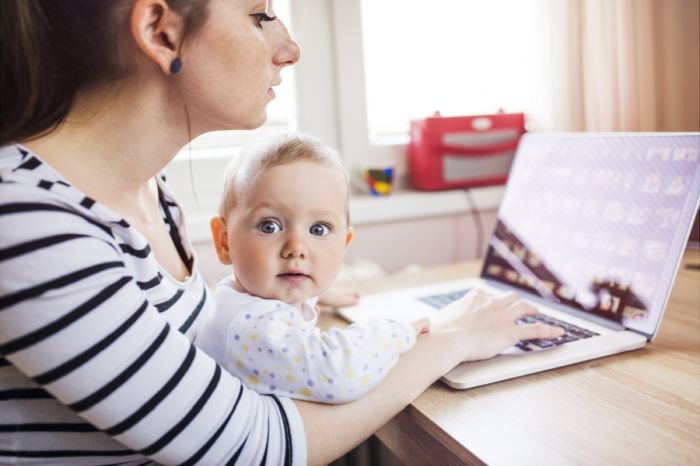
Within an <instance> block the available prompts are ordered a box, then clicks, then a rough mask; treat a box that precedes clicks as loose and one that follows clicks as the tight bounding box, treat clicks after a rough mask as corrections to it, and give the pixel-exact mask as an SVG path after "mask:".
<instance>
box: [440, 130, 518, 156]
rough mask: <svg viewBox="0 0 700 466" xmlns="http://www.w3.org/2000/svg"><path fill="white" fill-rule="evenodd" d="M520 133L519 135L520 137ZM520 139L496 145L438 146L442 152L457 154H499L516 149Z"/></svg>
mask: <svg viewBox="0 0 700 466" xmlns="http://www.w3.org/2000/svg"><path fill="white" fill-rule="evenodd" d="M519 138H520V135H518V139H519ZM518 139H516V140H515V141H508V142H505V143H501V144H498V145H495V146H470V147H464V146H453V145H449V144H442V145H439V146H437V148H438V149H439V150H440V151H442V152H449V153H450V154H455V155H472V156H487V155H491V154H497V153H499V152H505V151H507V150H515V149H516V148H517V147H518Z"/></svg>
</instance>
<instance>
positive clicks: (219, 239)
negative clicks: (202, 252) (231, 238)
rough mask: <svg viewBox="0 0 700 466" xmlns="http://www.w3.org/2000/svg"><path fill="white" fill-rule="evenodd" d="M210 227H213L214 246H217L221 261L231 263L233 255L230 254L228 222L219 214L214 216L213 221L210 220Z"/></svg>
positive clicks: (225, 263)
mask: <svg viewBox="0 0 700 466" xmlns="http://www.w3.org/2000/svg"><path fill="white" fill-rule="evenodd" d="M209 227H210V228H211V236H212V238H213V239H214V247H215V248H216V255H217V256H218V257H219V262H221V263H222V264H224V265H230V264H231V256H229V249H228V234H227V233H226V223H225V222H224V219H223V218H222V217H221V216H219V215H217V216H215V217H212V219H211V222H209Z"/></svg>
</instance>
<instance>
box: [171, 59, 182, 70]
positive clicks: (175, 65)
mask: <svg viewBox="0 0 700 466" xmlns="http://www.w3.org/2000/svg"><path fill="white" fill-rule="evenodd" d="M181 69H182V60H180V57H175V59H174V60H173V61H172V63H170V74H177V73H178V72H179V71H180V70H181Z"/></svg>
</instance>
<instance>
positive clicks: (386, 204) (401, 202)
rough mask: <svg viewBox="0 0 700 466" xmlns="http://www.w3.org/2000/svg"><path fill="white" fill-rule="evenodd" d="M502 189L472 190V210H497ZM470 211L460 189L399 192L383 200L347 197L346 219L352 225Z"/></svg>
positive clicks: (378, 198)
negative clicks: (348, 203) (349, 219)
mask: <svg viewBox="0 0 700 466" xmlns="http://www.w3.org/2000/svg"><path fill="white" fill-rule="evenodd" d="M503 189H504V188H503V186H489V187H484V188H472V189H471V190H470V192H471V198H472V200H473V202H474V204H475V205H474V208H475V209H477V210H494V209H497V208H498V206H499V205H500V203H501V199H502V198H503ZM470 210H471V206H470V205H469V201H468V197H467V194H466V193H465V192H464V191H463V190H452V191H437V192H424V191H403V192H398V193H395V194H392V195H390V196H383V197H382V196H353V197H351V198H350V218H351V220H352V224H353V225H356V226H359V225H371V224H377V223H385V222H396V221H402V220H415V219H420V218H426V217H440V216H446V215H455V214H462V213H467V212H469V211H470Z"/></svg>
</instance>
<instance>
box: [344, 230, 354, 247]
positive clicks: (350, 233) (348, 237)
mask: <svg viewBox="0 0 700 466" xmlns="http://www.w3.org/2000/svg"><path fill="white" fill-rule="evenodd" d="M354 235H355V230H353V228H352V227H348V231H347V232H346V233H345V247H346V248H347V247H348V246H350V242H351V241H352V238H353V236H354Z"/></svg>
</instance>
